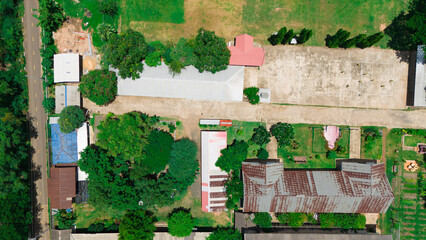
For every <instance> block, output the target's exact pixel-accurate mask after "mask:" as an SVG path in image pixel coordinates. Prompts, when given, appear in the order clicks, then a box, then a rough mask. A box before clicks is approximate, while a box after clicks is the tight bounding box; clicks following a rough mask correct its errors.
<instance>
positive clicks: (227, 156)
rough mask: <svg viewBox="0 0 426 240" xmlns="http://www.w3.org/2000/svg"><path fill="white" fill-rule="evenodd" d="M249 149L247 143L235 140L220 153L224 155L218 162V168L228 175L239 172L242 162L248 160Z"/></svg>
mask: <svg viewBox="0 0 426 240" xmlns="http://www.w3.org/2000/svg"><path fill="white" fill-rule="evenodd" d="M248 147H249V146H248V144H247V143H246V142H244V141H236V140H234V142H233V143H232V144H231V145H228V147H227V148H225V149H222V150H221V151H220V152H221V153H222V155H221V156H220V157H219V159H218V160H217V161H216V166H217V167H219V168H220V169H222V170H223V171H225V172H227V173H229V172H231V171H239V170H240V169H241V164H242V162H243V161H244V160H246V158H247V154H248Z"/></svg>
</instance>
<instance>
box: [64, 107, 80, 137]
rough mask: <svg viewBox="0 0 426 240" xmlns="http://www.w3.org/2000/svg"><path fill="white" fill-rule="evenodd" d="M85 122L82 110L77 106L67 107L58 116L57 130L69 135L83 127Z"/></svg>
mask: <svg viewBox="0 0 426 240" xmlns="http://www.w3.org/2000/svg"><path fill="white" fill-rule="evenodd" d="M84 120H85V117H84V113H83V110H81V108H80V107H78V106H67V107H65V108H64V109H62V111H61V113H60V114H59V120H58V124H59V128H60V129H61V132H63V133H70V132H72V131H74V130H75V129H77V128H79V127H81V126H83V122H84Z"/></svg>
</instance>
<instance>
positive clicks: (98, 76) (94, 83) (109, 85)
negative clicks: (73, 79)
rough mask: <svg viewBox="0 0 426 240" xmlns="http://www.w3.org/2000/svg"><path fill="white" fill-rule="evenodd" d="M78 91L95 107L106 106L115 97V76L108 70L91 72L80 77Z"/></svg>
mask: <svg viewBox="0 0 426 240" xmlns="http://www.w3.org/2000/svg"><path fill="white" fill-rule="evenodd" d="M78 90H79V91H80V92H81V94H82V95H83V97H85V98H88V99H89V100H90V101H92V102H94V103H96V105H106V104H108V103H110V102H112V101H113V100H114V98H115V96H117V76H116V74H115V72H113V71H108V70H93V71H90V72H89V73H88V74H86V75H83V76H82V77H81V83H80V85H79V86H78Z"/></svg>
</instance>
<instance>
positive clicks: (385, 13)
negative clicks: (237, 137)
mask: <svg viewBox="0 0 426 240" xmlns="http://www.w3.org/2000/svg"><path fill="white" fill-rule="evenodd" d="M139 2H141V1H139ZM145 2H146V1H145ZM153 2H154V1H148V3H147V4H145V6H147V7H142V8H140V9H135V7H136V6H139V5H140V4H139V3H138V2H137V1H136V0H132V1H128V0H121V6H120V8H121V10H120V16H121V19H122V22H121V29H122V30H123V29H127V28H129V27H131V28H133V29H137V30H138V31H140V32H142V33H144V35H145V36H146V37H147V38H148V39H149V40H170V41H176V40H178V39H179V38H180V37H191V36H193V35H194V34H195V32H196V31H197V30H198V29H199V28H200V27H204V28H206V29H210V30H214V31H215V32H216V33H217V34H218V35H220V36H222V37H224V38H225V39H226V40H232V39H233V38H234V37H235V36H236V35H239V34H242V33H248V34H250V35H253V36H254V37H255V40H256V41H258V42H260V43H263V44H265V43H267V40H266V39H267V38H268V36H269V35H270V34H271V33H273V32H276V31H277V30H278V29H279V28H281V27H283V26H286V27H287V28H293V29H294V30H295V31H296V32H297V31H300V30H301V29H302V28H310V29H313V32H314V35H313V37H312V39H311V40H310V41H309V42H308V43H307V44H308V45H312V46H323V45H324V38H325V37H326V35H327V34H333V33H335V32H336V31H337V30H338V29H339V28H344V29H347V30H348V31H350V32H352V35H356V34H359V33H367V34H371V33H375V32H378V31H380V30H383V29H384V27H385V26H387V25H388V24H389V23H390V22H391V20H392V19H393V18H394V17H396V16H397V14H398V13H399V12H400V11H401V10H402V9H404V8H405V3H404V2H403V1H396V0H391V1H387V0H371V1H364V0H328V1H326V0H319V1H311V0H299V1H296V0H290V1H284V0H273V1H260V0H245V1H244V0H240V1H231V0H186V1H184V0H161V1H159V2H161V3H164V5H162V6H163V7H162V8H161V9H162V10H158V12H155V11H150V9H149V6H154V5H155V4H153ZM182 2H184V7H183V9H184V11H183V12H184V16H183V19H184V22H183V23H179V20H180V18H179V17H180V16H181V5H180V4H181V3H182ZM171 6H173V8H171ZM386 42H387V39H384V40H382V41H381V42H380V44H379V45H380V47H385V46H386Z"/></svg>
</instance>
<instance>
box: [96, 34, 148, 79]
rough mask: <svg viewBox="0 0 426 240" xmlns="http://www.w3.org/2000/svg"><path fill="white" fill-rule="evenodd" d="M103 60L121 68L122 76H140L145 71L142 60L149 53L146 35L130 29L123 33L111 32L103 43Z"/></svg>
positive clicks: (134, 77)
mask: <svg viewBox="0 0 426 240" xmlns="http://www.w3.org/2000/svg"><path fill="white" fill-rule="evenodd" d="M101 52H102V53H103V57H102V60H103V61H104V62H105V63H107V64H110V65H111V66H112V67H114V68H117V69H118V70H119V73H118V74H119V75H120V76H121V77H122V78H132V79H137V78H139V73H141V72H142V71H143V63H142V61H143V60H144V59H145V57H146V56H147V53H148V46H147V44H146V42H145V38H144V36H143V35H142V34H141V33H139V32H136V31H133V30H131V29H128V30H127V31H125V32H124V33H122V34H111V35H110V36H109V38H108V41H107V42H106V43H105V44H104V45H103V47H102V49H101Z"/></svg>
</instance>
